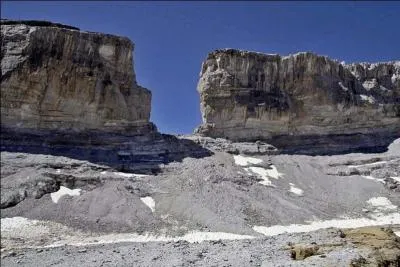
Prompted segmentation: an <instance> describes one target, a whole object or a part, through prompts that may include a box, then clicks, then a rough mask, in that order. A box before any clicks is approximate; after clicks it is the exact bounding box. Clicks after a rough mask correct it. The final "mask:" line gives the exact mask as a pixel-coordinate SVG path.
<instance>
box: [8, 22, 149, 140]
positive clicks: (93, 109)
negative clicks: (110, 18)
mask: <svg viewBox="0 0 400 267" xmlns="http://www.w3.org/2000/svg"><path fill="white" fill-rule="evenodd" d="M1 39H2V45H1V127H2V129H12V131H28V132H30V131H42V130H45V131H47V130H57V131H66V132H85V131H100V132H118V133H120V132H124V133H128V134H143V133H148V132H153V131H154V130H155V127H154V125H153V124H152V123H150V122H149V118H150V109H151V103H150V102H151V93H150V91H149V90H147V89H145V88H143V87H140V86H139V85H138V84H137V82H136V77H135V74H134V70H133V62H132V52H133V48H134V45H133V43H132V42H131V41H130V40H129V39H127V38H124V37H118V36H113V35H108V34H100V33H92V32H83V31H79V29H77V28H74V27H70V26H65V25H61V24H53V23H51V22H43V21H9V20H2V21H1Z"/></svg>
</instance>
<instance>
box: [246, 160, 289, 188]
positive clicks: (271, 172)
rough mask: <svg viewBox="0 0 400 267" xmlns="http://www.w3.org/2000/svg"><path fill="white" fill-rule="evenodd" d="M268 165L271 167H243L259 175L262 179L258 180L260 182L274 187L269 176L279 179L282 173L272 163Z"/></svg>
mask: <svg viewBox="0 0 400 267" xmlns="http://www.w3.org/2000/svg"><path fill="white" fill-rule="evenodd" d="M270 167H271V169H265V168H262V167H248V168H245V170H246V171H247V172H252V173H255V174H257V175H259V176H261V178H262V179H263V181H261V182H259V183H260V184H262V185H266V186H272V187H274V185H273V184H272V182H271V180H270V179H269V178H274V179H279V177H281V176H282V175H283V174H282V173H280V172H278V170H277V169H276V167H275V166H274V165H271V166H270Z"/></svg>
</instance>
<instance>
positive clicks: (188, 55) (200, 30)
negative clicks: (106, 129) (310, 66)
mask: <svg viewBox="0 0 400 267" xmlns="http://www.w3.org/2000/svg"><path fill="white" fill-rule="evenodd" d="M1 7H2V9H1V17H2V18H11V19H44V20H50V21H53V22H59V23H63V24H68V25H73V26H77V27H79V28H81V29H82V30H87V31H97V32H104V33H110V34H116V35H123V36H127V37H129V38H130V39H131V40H132V41H133V42H134V43H135V45H136V48H135V52H134V54H135V56H134V57H135V70H136V75H137V80H138V82H139V84H140V85H142V86H144V87H146V88H149V89H150V90H151V91H152V93H153V100H152V114H151V119H152V121H153V122H155V123H156V125H157V126H158V128H159V130H160V131H162V132H167V133H191V132H192V131H193V129H194V128H195V127H197V126H198V125H199V124H200V123H201V116H200V110H199V95H198V93H197V91H196V85H197V81H198V76H199V72H200V67H201V62H202V61H203V60H204V59H205V57H206V55H207V53H208V52H210V51H212V50H214V49H217V48H227V47H229V48H239V49H246V50H253V51H260V52H266V53H279V54H283V55H287V54H289V53H295V52H298V51H313V52H316V53H318V54H323V55H327V56H330V57H331V58H335V59H338V60H341V61H342V60H344V61H346V62H359V61H369V62H374V61H388V60H394V59H400V49H399V43H400V34H399V25H400V17H399V15H398V14H400V2H382V1H376V2H355V1H349V2H289V1H287V2H261V1H258V2H249V1H243V2H241V1H232V2H229V1H221V2H212V1H199V2H195V1H188V2H184V1H176V2H164V1H162V2H145V1H144V2H135V1H132V2H129V1H125V2H117V1H102V2H95V1H91V2H81V1H76V2H75V1H71V2H61V1H46V2H37V1H31V2H17V1H15V2H14V1H13V2H4V1H2V6H1Z"/></svg>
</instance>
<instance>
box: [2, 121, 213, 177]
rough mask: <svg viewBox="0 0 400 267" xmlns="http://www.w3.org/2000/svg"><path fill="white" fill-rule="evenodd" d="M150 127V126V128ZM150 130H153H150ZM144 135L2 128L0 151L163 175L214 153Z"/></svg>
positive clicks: (172, 139) (150, 132) (190, 142)
mask: <svg viewBox="0 0 400 267" xmlns="http://www.w3.org/2000/svg"><path fill="white" fill-rule="evenodd" d="M149 125H150V126H151V125H152V124H149ZM150 126H149V127H150ZM150 128H151V127H150ZM144 132H145V133H144V134H143V133H142V134H125V135H124V134H121V133H119V134H117V133H107V132H97V131H94V132H89V131H86V132H79V133H73V132H60V131H49V130H46V131H30V132H28V131H27V130H24V131H18V130H14V129H9V128H2V129H1V151H5V152H6V151H7V152H20V153H30V154H43V155H52V156H63V157H68V158H71V159H76V160H84V161H88V162H90V163H93V164H102V165H105V166H107V167H108V168H112V169H114V170H116V171H123V172H128V173H129V172H136V173H152V174H156V173H158V172H160V168H161V167H160V165H164V164H168V163H170V162H173V161H182V160H183V159H184V158H185V157H193V158H201V157H207V156H210V155H212V154H213V153H212V152H211V151H210V150H208V149H206V148H203V147H201V146H200V145H199V144H198V143H196V142H194V141H193V140H188V139H180V138H177V137H176V136H173V135H167V134H160V133H158V132H156V131H154V129H145V130H144Z"/></svg>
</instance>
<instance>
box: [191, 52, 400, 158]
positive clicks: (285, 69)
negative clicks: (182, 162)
mask: <svg viewBox="0 0 400 267" xmlns="http://www.w3.org/2000/svg"><path fill="white" fill-rule="evenodd" d="M198 91H199V93H200V97H201V111H202V116H203V125H201V126H200V127H199V129H198V130H197V131H198V132H199V133H201V134H204V135H207V136H210V137H224V138H228V139H231V140H234V141H255V140H268V141H270V142H271V143H272V144H273V145H276V146H277V147H278V148H283V149H285V148H286V149H289V150H290V149H294V151H301V150H307V149H308V148H309V147H314V148H315V147H317V146H318V145H319V146H320V147H321V148H325V149H327V150H329V151H330V152H333V151H335V150H343V149H345V150H351V149H353V151H354V148H357V146H358V147H379V146H384V145H385V144H384V143H385V141H384V140H389V139H390V140H389V141H388V142H389V143H390V142H391V141H392V140H393V139H392V138H391V137H396V136H399V135H400V61H394V62H387V63H377V64H367V63H363V64H351V65H345V64H342V63H339V62H337V61H334V60H331V59H329V58H327V57H324V56H318V55H315V54H313V53H298V54H295V55H289V56H285V57H282V56H279V55H268V54H262V53H256V52H247V51H239V50H234V49H225V50H216V51H214V52H212V53H210V54H209V55H208V57H207V59H206V60H205V61H204V63H203V65H202V69H201V73H200V80H199V83H198ZM305 137H307V138H305ZM326 137H329V138H326Z"/></svg>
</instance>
